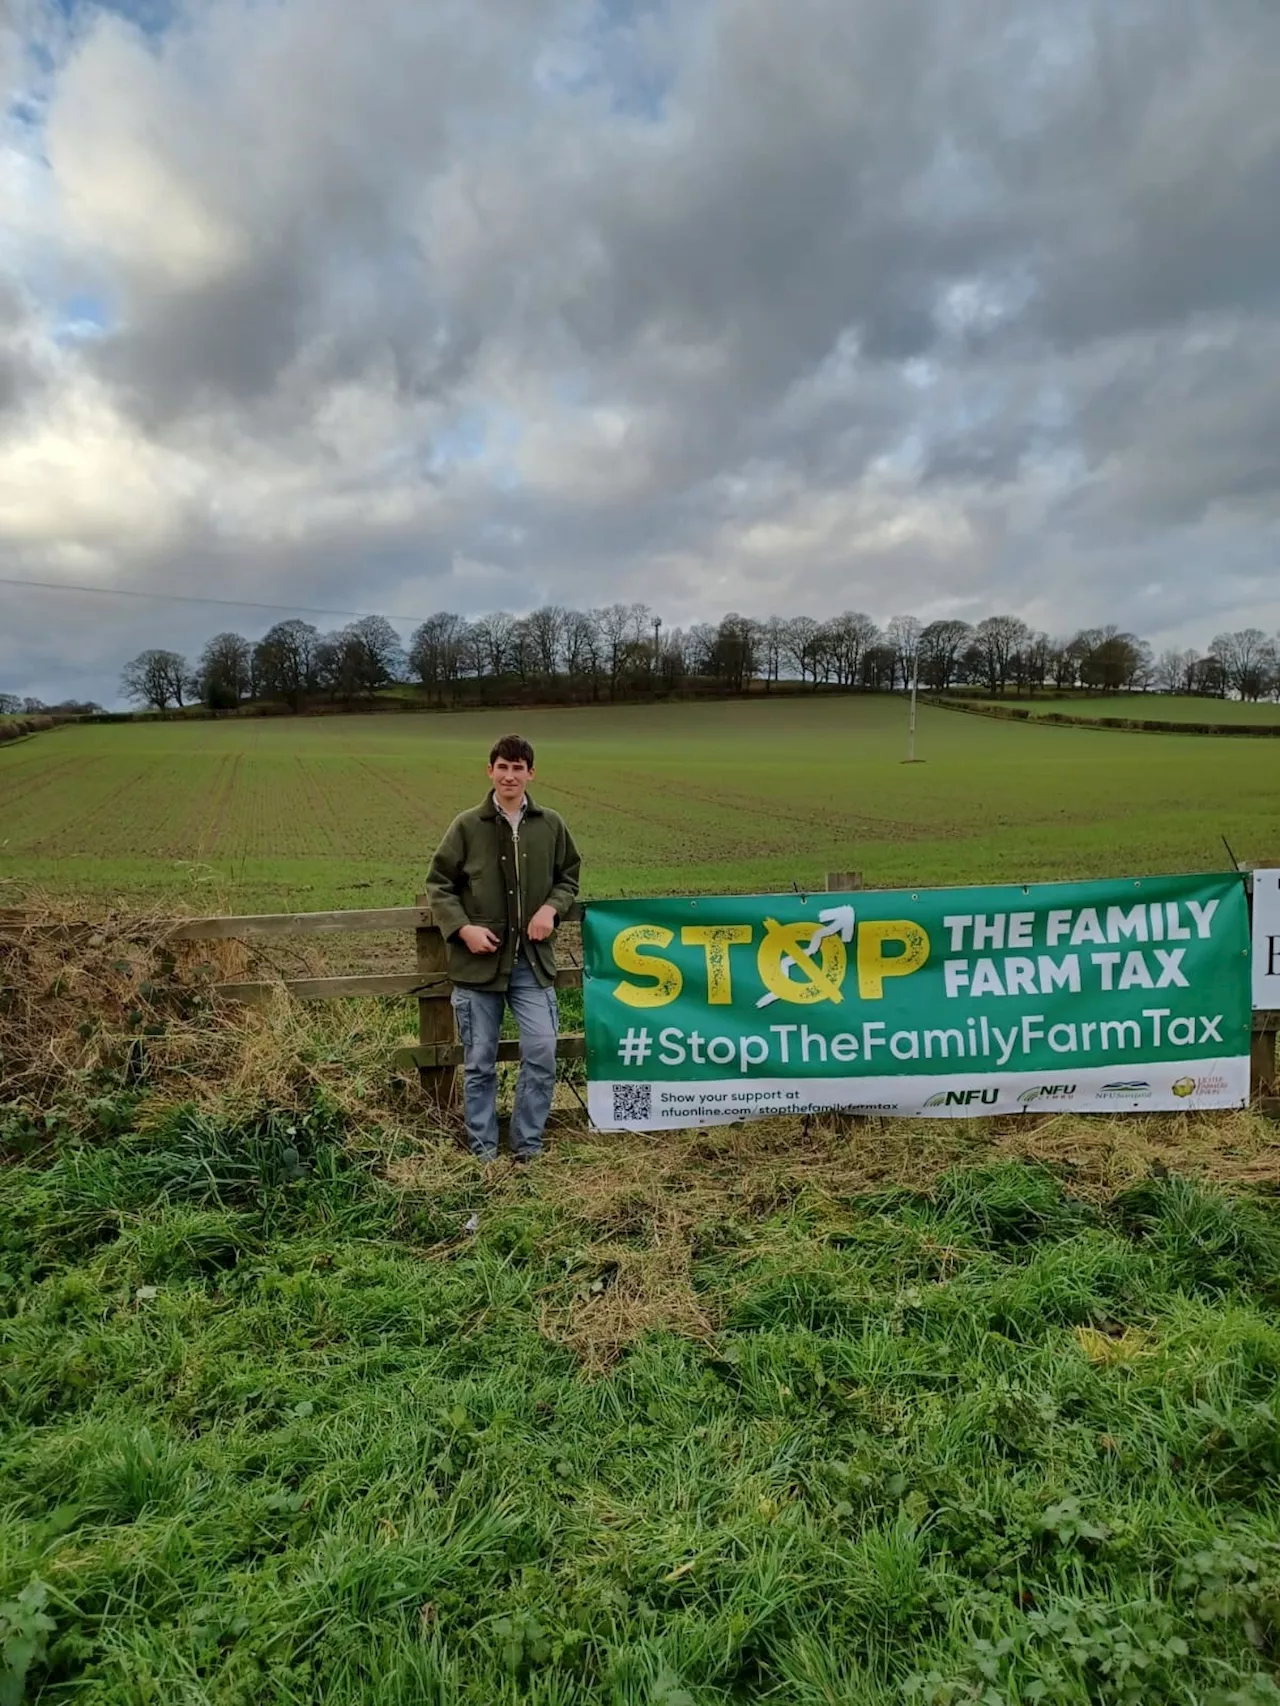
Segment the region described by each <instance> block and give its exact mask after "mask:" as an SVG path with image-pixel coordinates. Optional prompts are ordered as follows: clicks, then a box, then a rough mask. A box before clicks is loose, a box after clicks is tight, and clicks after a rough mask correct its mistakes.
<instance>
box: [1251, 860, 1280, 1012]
mask: <svg viewBox="0 0 1280 1706" xmlns="http://www.w3.org/2000/svg"><path fill="white" fill-rule="evenodd" d="M1253 1005H1254V1007H1255V1009H1258V1008H1261V1009H1264V1010H1265V1011H1268V1012H1278V1011H1280V871H1255V872H1254V873H1253Z"/></svg>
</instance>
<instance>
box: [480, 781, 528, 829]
mask: <svg viewBox="0 0 1280 1706" xmlns="http://www.w3.org/2000/svg"><path fill="white" fill-rule="evenodd" d="M524 804H525V813H524V815H525V816H526V817H541V816H542V807H541V806H539V805H535V803H534V798H533V795H532V794H526V795H525V797H524ZM480 816H481V817H482V818H486V819H487V820H488V821H489V822H490V823H494V822H496V821H497V817H498V802H497V800H495V799H494V797H493V789H492V788H490V790H489V792H488V793H487V794H486V795H485V799H484V804H483V805H482V806H481V807H480Z"/></svg>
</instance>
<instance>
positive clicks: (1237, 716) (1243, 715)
mask: <svg viewBox="0 0 1280 1706" xmlns="http://www.w3.org/2000/svg"><path fill="white" fill-rule="evenodd" d="M985 703H987V704H991V705H1018V706H1022V707H1023V708H1025V709H1026V710H1029V711H1030V712H1031V714H1032V715H1033V716H1036V717H1043V716H1046V715H1048V714H1049V713H1050V712H1053V711H1057V712H1060V713H1063V714H1065V715H1066V716H1069V717H1132V718H1137V719H1149V720H1150V721H1152V722H1156V723H1256V724H1265V723H1270V724H1272V725H1274V726H1275V727H1276V728H1277V729H1280V703H1277V702H1276V701H1275V700H1273V699H1266V700H1262V701H1261V702H1260V703H1258V704H1253V703H1245V702H1244V701H1243V700H1240V699H1197V698H1191V697H1189V696H1188V695H1187V694H1185V693H1113V694H1110V695H1108V696H1104V697H1100V698H1097V699H1089V698H1085V697H1084V696H1081V697H1080V698H1078V699H1076V698H1070V699H1047V698H1043V697H1040V698H1033V699H1015V698H1006V699H990V700H987V701H985Z"/></svg>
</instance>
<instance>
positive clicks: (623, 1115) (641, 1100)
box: [613, 1084, 653, 1120]
mask: <svg viewBox="0 0 1280 1706" xmlns="http://www.w3.org/2000/svg"><path fill="white" fill-rule="evenodd" d="M613 1117H614V1119H615V1120H647V1119H652V1117H653V1085H652V1084H615V1085H614V1087H613Z"/></svg>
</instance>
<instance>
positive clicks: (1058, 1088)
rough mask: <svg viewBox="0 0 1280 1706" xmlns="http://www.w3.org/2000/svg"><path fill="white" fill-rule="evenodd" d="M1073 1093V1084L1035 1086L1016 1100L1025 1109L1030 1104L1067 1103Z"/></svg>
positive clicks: (1074, 1088)
mask: <svg viewBox="0 0 1280 1706" xmlns="http://www.w3.org/2000/svg"><path fill="white" fill-rule="evenodd" d="M1075 1093H1076V1086H1075V1085H1074V1084H1037V1085H1036V1086H1035V1088H1034V1089H1032V1090H1024V1091H1023V1092H1022V1094H1021V1095H1020V1096H1019V1097H1018V1100H1019V1102H1021V1104H1022V1106H1023V1107H1024V1108H1027V1107H1030V1105H1031V1103H1032V1102H1069V1101H1070V1100H1071V1098H1072V1097H1073V1096H1074V1095H1075Z"/></svg>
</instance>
